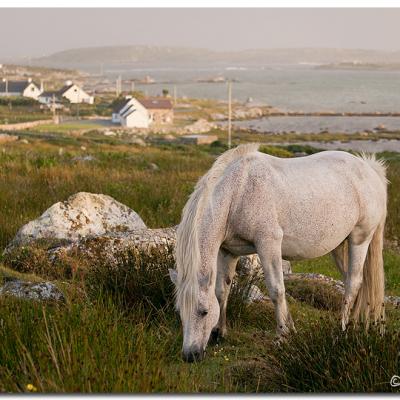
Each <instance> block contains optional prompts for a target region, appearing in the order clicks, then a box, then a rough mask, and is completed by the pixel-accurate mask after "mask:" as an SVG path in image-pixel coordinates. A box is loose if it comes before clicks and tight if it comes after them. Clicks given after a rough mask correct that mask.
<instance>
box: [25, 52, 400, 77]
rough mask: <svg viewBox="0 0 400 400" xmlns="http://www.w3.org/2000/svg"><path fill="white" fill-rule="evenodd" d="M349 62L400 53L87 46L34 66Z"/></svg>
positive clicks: (392, 59)
mask: <svg viewBox="0 0 400 400" xmlns="http://www.w3.org/2000/svg"><path fill="white" fill-rule="evenodd" d="M349 61H358V62H362V63H378V64H381V63H398V62H400V51H396V52H388V51H379V50H363V49H327V48H293V49H249V50H241V51H213V50H208V49H202V48H186V47H159V46H106V47H86V48H76V49H69V50H64V51H60V52H57V53H54V54H50V55H48V56H45V57H40V58H36V59H33V60H32V65H37V66H48V67H57V68H79V69H84V70H96V71H97V70H99V68H100V67H101V65H103V66H104V67H107V66H113V67H115V66H121V67H124V66H127V67H128V66H129V67H140V66H146V67H149V66H157V67H168V66H182V65H183V66H195V65H197V66H198V65H210V64H222V65H268V64H299V63H316V64H329V63H341V62H349Z"/></svg>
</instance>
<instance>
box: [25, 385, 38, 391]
mask: <svg viewBox="0 0 400 400" xmlns="http://www.w3.org/2000/svg"><path fill="white" fill-rule="evenodd" d="M26 390H27V391H28V392H37V387H36V386H34V385H32V383H28V384H27V385H26Z"/></svg>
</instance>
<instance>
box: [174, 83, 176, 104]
mask: <svg viewBox="0 0 400 400" xmlns="http://www.w3.org/2000/svg"><path fill="white" fill-rule="evenodd" d="M174 106H176V85H174Z"/></svg>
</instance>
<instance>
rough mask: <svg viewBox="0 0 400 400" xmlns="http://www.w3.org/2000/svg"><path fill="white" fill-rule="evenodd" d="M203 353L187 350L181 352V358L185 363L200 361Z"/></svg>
mask: <svg viewBox="0 0 400 400" xmlns="http://www.w3.org/2000/svg"><path fill="white" fill-rule="evenodd" d="M204 354H205V351H204V350H199V349H195V350H188V351H182V358H183V361H185V362H189V363H192V362H195V361H201V360H202V359H203V358H204Z"/></svg>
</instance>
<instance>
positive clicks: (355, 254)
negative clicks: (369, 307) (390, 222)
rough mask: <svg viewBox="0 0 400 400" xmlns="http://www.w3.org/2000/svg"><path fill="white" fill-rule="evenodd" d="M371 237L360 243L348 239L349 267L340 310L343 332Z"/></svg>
mask: <svg viewBox="0 0 400 400" xmlns="http://www.w3.org/2000/svg"><path fill="white" fill-rule="evenodd" d="M371 237H372V235H371V236H369V237H368V239H366V240H364V241H363V242H361V243H357V244H356V243H354V240H352V237H351V236H350V238H349V266H348V271H347V274H346V279H345V293H344V301H343V308H342V329H343V330H345V329H346V326H347V324H348V322H349V318H350V312H351V310H352V308H353V305H354V302H355V300H356V298H357V295H358V292H359V290H360V288H361V284H362V281H363V270H364V263H365V258H366V256H367V251H368V246H369V243H370V241H371Z"/></svg>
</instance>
